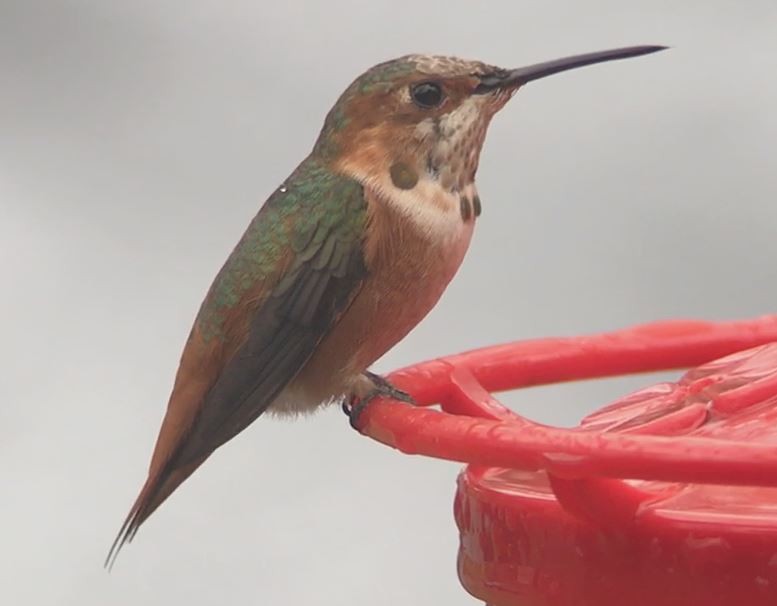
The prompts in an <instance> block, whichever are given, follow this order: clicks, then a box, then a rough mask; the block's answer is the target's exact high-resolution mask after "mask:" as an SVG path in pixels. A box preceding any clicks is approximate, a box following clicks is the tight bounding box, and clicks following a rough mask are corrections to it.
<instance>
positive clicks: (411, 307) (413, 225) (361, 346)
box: [346, 184, 476, 366]
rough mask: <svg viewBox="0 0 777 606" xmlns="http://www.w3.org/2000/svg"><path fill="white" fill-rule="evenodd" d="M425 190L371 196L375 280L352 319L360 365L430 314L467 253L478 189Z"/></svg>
mask: <svg viewBox="0 0 777 606" xmlns="http://www.w3.org/2000/svg"><path fill="white" fill-rule="evenodd" d="M419 186H420V187H419V191H417V192H412V193H413V194H414V195H404V196H402V194H408V192H401V193H400V194H396V193H394V192H392V193H390V194H383V195H381V194H379V193H377V192H370V193H369V198H368V199H369V201H370V220H369V229H368V232H367V234H366V238H365V247H364V252H365V261H366V263H367V267H368V271H369V275H368V278H367V280H366V281H365V283H364V286H363V288H362V290H361V292H360V293H359V295H358V296H357V298H356V300H355V301H354V303H353V305H352V307H351V308H350V310H349V312H348V316H350V318H349V319H347V320H346V322H348V323H351V322H353V326H354V334H355V335H358V336H357V338H356V341H357V342H358V348H357V349H356V351H357V355H356V356H355V359H354V364H355V365H356V366H361V365H369V364H372V362H374V361H375V360H376V359H377V358H379V357H380V356H382V355H383V354H384V353H385V352H386V351H387V350H388V349H390V348H391V347H392V346H393V345H394V344H395V343H396V342H398V341H399V340H400V339H402V338H403V337H404V336H405V335H406V334H407V333H408V332H410V330H411V329H412V328H413V327H414V326H415V325H416V324H418V322H420V321H421V320H422V319H423V318H424V316H426V315H427V313H429V311H430V310H431V309H432V308H433V307H434V306H435V304H436V303H437V301H438V300H439V299H440V297H441V295H442V294H443V292H444V291H445V288H446V287H447V286H448V283H449V282H450V281H451V279H452V278H453V277H454V275H455V274H456V271H457V270H458V268H459V266H460V265H461V262H462V260H463V259H464V255H465V253H466V252H467V249H468V248H469V244H470V240H471V239H472V233H473V230H474V226H475V219H476V216H475V212H474V204H473V200H474V199H475V197H476V192H475V189H474V186H469V187H467V188H464V189H463V190H462V192H461V193H450V192H445V191H442V190H440V189H437V188H435V187H433V186H427V187H423V186H422V185H421V184H419ZM349 320H350V321H349Z"/></svg>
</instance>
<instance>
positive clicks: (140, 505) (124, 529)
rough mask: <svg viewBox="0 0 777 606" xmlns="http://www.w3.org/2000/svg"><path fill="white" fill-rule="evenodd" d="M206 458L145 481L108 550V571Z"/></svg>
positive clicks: (106, 565) (152, 476)
mask: <svg viewBox="0 0 777 606" xmlns="http://www.w3.org/2000/svg"><path fill="white" fill-rule="evenodd" d="M207 458H208V457H202V458H201V459H199V460H196V461H193V462H191V463H189V464H187V465H184V466H183V467H179V468H177V469H172V470H170V471H168V472H166V473H161V474H159V475H151V476H149V477H148V479H147V480H146V483H145V484H144V485H143V488H142V489H141V491H140V494H139V495H138V497H137V498H136V499H135V502H134V503H133V504H132V508H131V509H130V510H129V513H128V514H127V517H126V518H125V519H124V523H123V524H122V525H121V528H120V529H119V532H118V534H117V535H116V538H115V539H114V540H113V543H112V544H111V548H110V549H109V550H108V555H107V556H106V557H105V562H104V564H103V566H104V567H105V568H107V569H108V570H109V571H110V570H112V569H113V565H114V564H115V563H116V558H117V557H118V555H119V552H120V551H121V549H122V547H124V545H126V544H128V543H131V542H132V539H134V538H135V535H136V534H137V532H138V529H139V528H140V526H141V525H142V524H143V522H145V521H146V520H147V519H148V518H149V516H150V515H151V514H152V513H154V511H156V509H157V508H158V507H159V506H160V505H161V504H162V503H164V502H165V500H167V497H169V496H170V495H171V494H172V492H173V491H174V490H175V489H176V488H178V486H180V485H181V483H182V482H183V481H184V480H186V478H188V477H189V476H190V475H192V473H194V471H195V470H196V469H197V468H198V467H199V466H200V465H202V464H203V463H204V462H205V459H207Z"/></svg>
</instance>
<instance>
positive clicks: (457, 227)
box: [106, 46, 666, 566]
mask: <svg viewBox="0 0 777 606" xmlns="http://www.w3.org/2000/svg"><path fill="white" fill-rule="evenodd" d="M664 48H666V47H663V46H633V47H627V48H619V49H614V50H606V51H600V52H594V53H587V54H582V55H575V56H571V57H566V58H562V59H557V60H554V61H548V62H544V63H538V64H534V65H530V66H528V67H521V68H518V69H503V68H499V67H495V66H492V65H488V64H486V63H482V62H480V61H469V60H464V59H459V58H456V57H445V56H434V55H406V56H403V57H400V58H398V59H394V60H391V61H386V62H384V63H380V64H378V65H375V66H374V67H372V68H370V69H368V70H367V71H366V72H364V73H363V74H362V75H360V76H359V77H358V78H356V80H354V81H353V83H352V84H351V85H350V86H349V87H348V88H347V89H346V90H345V92H343V94H342V95H341V96H340V97H339V99H338V100H337V102H336V103H335V105H334V106H333V107H332V108H331V110H330V111H329V113H328V114H327V116H326V119H325V121H324V125H323V128H322V130H321V132H320V134H319V136H318V139H317V140H316V142H315V144H314V146H313V149H312V151H311V152H310V154H309V155H308V156H307V157H306V158H305V159H304V160H303V161H302V162H301V163H300V164H299V166H298V167H297V168H296V169H295V170H294V171H293V172H292V173H291V175H290V176H289V177H288V178H287V179H286V180H285V181H284V182H283V183H282V184H281V185H280V187H278V188H277V189H276V190H275V191H274V192H273V193H272V194H271V195H270V197H269V198H268V199H267V201H266V202H265V203H264V205H263V206H262V207H261V208H260V210H259V211H258V213H257V215H256V216H255V217H254V219H253V220H252V221H251V222H250V224H249V226H248V228H247V230H246V231H245V233H244V234H243V236H242V238H241V239H240V241H239V242H238V244H237V246H236V247H235V248H234V250H233V251H232V253H231V254H230V256H229V258H228V259H227V261H226V263H225V264H224V265H223V267H222V268H221V270H220V271H219V272H218V274H217V275H216V278H215V280H214V281H213V284H212V285H211V287H210V289H209V291H208V293H207V294H206V296H205V299H204V301H203V303H202V305H201V307H200V309H199V312H198V314H197V316H196V319H195V321H194V325H193V327H192V329H191V332H190V334H189V337H188V339H187V341H186V344H185V346H184V349H183V353H182V355H181V359H180V365H179V368H178V371H177V374H176V377H175V381H174V385H173V389H172V393H171V395H170V398H169V402H168V405H167V411H166V413H165V415H164V419H163V421H162V426H161V429H160V431H159V435H158V438H157V441H156V446H155V448H154V451H153V454H152V457H151V462H150V466H149V470H148V476H147V479H146V481H145V484H144V485H143V487H142V489H141V491H140V493H139V495H138V497H137V499H136V500H135V502H134V504H133V505H132V508H131V509H130V511H129V513H128V515H127V517H126V519H125V521H124V524H123V525H122V527H121V529H120V530H119V533H118V535H117V537H116V539H115V541H114V543H113V545H112V546H111V549H110V551H109V553H108V556H107V558H106V566H110V565H112V563H113V562H114V561H115V557H116V556H117V555H118V552H119V550H120V549H121V547H122V546H123V545H124V544H125V543H126V542H128V541H131V540H132V539H133V537H134V536H135V534H136V533H137V531H138V529H139V528H140V526H141V524H143V523H144V522H145V521H146V520H147V519H148V517H149V516H150V515H151V514H152V513H153V512H154V511H155V510H156V509H157V508H158V507H159V506H160V505H161V504H162V503H163V502H164V501H165V500H166V499H167V498H168V497H169V496H170V494H171V493H172V492H173V491H174V490H175V489H176V488H177V487H178V486H179V485H180V484H181V483H182V482H183V481H184V480H186V479H187V478H188V477H189V476H190V475H191V474H192V473H193V472H194V471H195V470H196V469H197V468H198V467H199V466H200V465H202V464H203V463H204V462H205V461H206V460H207V459H208V457H210V456H211V454H213V452H214V451H215V450H216V449H217V448H219V446H221V445H223V444H224V443H225V442H227V441H228V440H231V439H232V438H234V437H235V436H236V435H237V434H238V433H240V432H241V431H243V430H244V429H245V428H246V427H248V425H250V424H251V423H253V422H254V421H255V420H256V419H257V418H258V417H260V416H261V415H262V414H263V413H265V412H270V413H274V414H276V415H280V416H295V415H299V414H302V413H306V412H309V411H313V410H315V409H317V408H319V407H321V406H323V405H326V404H330V403H336V402H340V403H345V409H346V411H347V412H348V413H349V414H350V416H351V423H352V425H354V426H356V422H355V419H356V417H357V416H358V414H359V411H360V410H361V409H362V408H363V407H364V405H366V404H367V403H368V402H369V401H370V400H372V399H373V398H375V397H377V396H388V397H391V398H393V399H398V400H404V401H406V402H412V398H411V397H410V396H409V395H408V394H406V393H404V392H402V391H400V390H399V389H396V388H395V387H394V386H392V385H391V384H390V383H389V382H388V381H387V380H385V379H383V378H382V377H380V376H379V375H377V374H373V373H371V372H370V371H369V370H368V369H369V367H370V366H371V365H372V364H373V363H374V362H375V361H376V360H377V359H378V358H380V357H381V356H382V355H383V354H384V353H386V352H387V351H388V350H389V349H390V348H392V347H393V346H394V345H395V344H396V343H398V342H399V341H400V340H402V339H403V338H404V337H405V335H407V334H408V333H409V332H410V331H411V330H412V329H413V328H414V327H415V326H416V325H417V324H418V323H419V322H420V321H421V320H422V319H423V318H424V317H425V316H426V315H427V314H428V313H429V312H430V311H431V309H432V308H433V307H434V306H435V304H436V303H437V301H438V300H439V299H440V297H441V295H442V294H443V291H444V290H445V289H446V287H447V285H448V283H449V282H450V281H451V280H452V278H453V277H454V274H455V273H456V272H457V270H458V268H459V265H460V264H461V262H462V260H463V258H464V255H465V253H466V251H467V249H468V247H469V244H470V240H471V238H472V233H473V230H474V227H475V223H476V221H477V220H478V217H479V216H480V214H481V212H482V203H481V200H480V197H479V196H478V192H477V188H476V187H475V174H476V172H477V168H478V161H479V156H480V151H481V148H482V146H483V141H484V139H485V135H486V130H487V128H488V126H489V124H490V122H491V119H492V118H493V116H494V115H495V114H496V113H497V112H498V111H499V110H500V109H501V108H502V107H504V105H505V104H506V103H507V102H508V101H509V100H510V98H512V96H513V95H514V94H515V93H516V92H517V91H518V89H519V88H521V87H522V86H523V85H525V84H527V83H528V82H531V81H533V80H537V79H540V78H544V77H546V76H550V75H552V74H556V73H559V72H562V71H566V70H570V69H575V68H578V67H583V66H586V65H591V64H594V63H600V62H604V61H611V60H616V59H625V58H628V57H636V56H639V55H645V54H648V53H653V52H656V51H659V50H663V49H664Z"/></svg>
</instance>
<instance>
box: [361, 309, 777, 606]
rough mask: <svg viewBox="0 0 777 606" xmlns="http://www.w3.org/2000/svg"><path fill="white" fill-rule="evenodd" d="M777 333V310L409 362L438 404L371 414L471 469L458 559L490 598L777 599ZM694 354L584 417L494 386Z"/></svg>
mask: <svg viewBox="0 0 777 606" xmlns="http://www.w3.org/2000/svg"><path fill="white" fill-rule="evenodd" d="M774 341H777V315H776V316H767V317H762V318H758V319H755V320H751V321H744V322H729V323H708V322H687V321H682V322H681V321H678V322H665V323H658V324H649V325H644V326H639V327H636V328H632V329H629V330H624V331H618V332H613V333H608V334H602V335H596V336H588V337H578V338H571V339H542V340H535V341H519V342H516V343H511V344H508V345H501V346H497V347H491V348H487V349H481V350H477V351H472V352H469V353H465V354H461V355H456V356H451V357H447V358H442V359H438V360H433V361H431V362H426V363H422V364H418V365H416V366H412V367H410V368H407V369H404V370H401V371H398V372H395V373H393V374H392V375H391V380H392V381H393V382H394V383H395V384H396V385H397V386H398V387H400V388H402V389H405V390H407V391H409V392H410V393H412V394H413V396H414V397H415V398H416V400H417V401H418V402H419V404H420V405H421V406H422V407H419V408H416V407H411V406H407V405H400V404H398V403H395V402H386V401H382V402H375V403H374V404H373V405H371V406H370V407H368V408H367V409H366V411H365V412H364V415H363V416H362V417H361V418H360V424H361V427H362V431H363V433H365V434H366V435H369V436H370V437H372V438H374V439H376V440H378V441H380V442H382V443H384V444H387V445H389V446H392V447H394V448H397V449H399V450H401V451H402V452H405V453H412V454H423V455H427V456H433V457H439V458H444V459H450V460H454V461H461V462H465V463H468V465H467V467H466V468H465V469H464V470H463V471H462V473H461V475H460V476H459V480H458V490H457V493H456V501H455V517H456V523H457V525H458V527H459V531H460V533H461V542H460V549H459V558H458V571H459V578H460V579H461V582H462V584H463V585H464V587H465V588H466V589H467V590H468V591H469V592H470V593H472V594H473V595H474V596H476V597H478V598H480V599H482V600H484V601H486V602H487V603H488V604H492V605H508V604H511V605H512V604H514V605H518V604H520V605H522V606H615V605H617V606H622V605H624V604H627V605H628V606H642V605H645V606H647V605H649V606H675V605H677V606H697V605H698V606H708V605H709V606H729V605H734V604H736V605H737V606H761V605H764V606H767V605H768V606H776V605H777V343H772V342H774ZM769 343H771V344H769ZM743 350H745V351H743ZM721 356H726V357H723V358H721ZM716 358H719V359H717V360H716ZM710 360H715V361H714V362H710ZM699 365H701V366H699ZM693 366H696V368H694V369H693V370H691V371H689V372H687V373H686V374H685V375H683V376H682V378H680V380H679V381H677V382H675V383H662V384H659V385H656V386H653V387H650V388H647V389H644V390H641V391H638V392H636V393H634V394H631V395H630V396H627V397H625V398H623V399H621V400H619V401H617V402H616V403H614V404H611V405H609V406H606V407H604V408H602V409H601V410H599V411H598V412H596V413H594V414H592V415H589V416H588V417H586V418H585V419H583V421H582V423H581V424H580V426H579V427H576V428H574V429H560V428H555V427H549V426H546V425H541V424H538V423H533V422H531V421H529V420H527V419H525V418H523V417H521V416H519V415H516V414H515V413H513V412H512V411H510V410H509V409H507V408H505V407H504V406H503V405H501V404H500V403H499V402H498V401H497V400H496V399H495V398H494V397H493V396H492V395H491V394H492V393H493V392H498V391H504V390H508V389H515V388H518V387H527V386H533V385H544V384H549V383H556V382H561V381H570V380H574V379H586V378H593V377H605V376H614V375H621V374H627V373H635V372H646V371H657V370H668V369H676V368H688V367H693ZM432 403H439V404H440V405H441V408H442V412H441V411H437V410H432V409H429V408H425V407H426V406H428V405H430V404H432Z"/></svg>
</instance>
